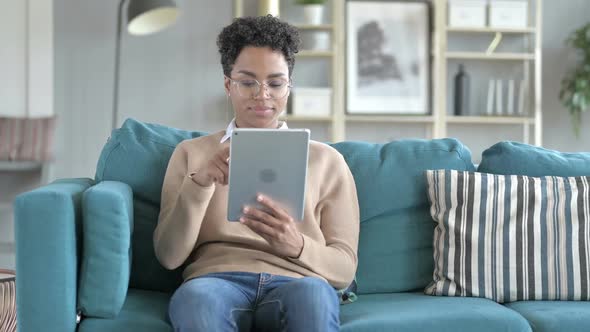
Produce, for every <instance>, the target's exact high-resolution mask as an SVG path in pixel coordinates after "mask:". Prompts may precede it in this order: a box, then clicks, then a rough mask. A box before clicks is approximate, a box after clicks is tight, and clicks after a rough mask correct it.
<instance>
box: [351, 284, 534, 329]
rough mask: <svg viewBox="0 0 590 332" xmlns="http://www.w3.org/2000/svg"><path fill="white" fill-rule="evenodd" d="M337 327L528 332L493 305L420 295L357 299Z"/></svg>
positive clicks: (510, 314)
mask: <svg viewBox="0 0 590 332" xmlns="http://www.w3.org/2000/svg"><path fill="white" fill-rule="evenodd" d="M340 325H341V331H343V332H346V331H355V332H365V331H366V332H379V331H383V332H389V331H404V332H411V331H417V332H422V331H437V332H446V331H448V332H455V331H478V332H487V331H489V332H495V331H505V332H516V331H519V332H521V331H522V332H524V331H531V328H530V326H529V324H528V322H527V321H526V319H524V318H523V317H522V316H521V315H519V314H518V313H516V312H515V311H513V310H510V309H508V308H506V307H504V306H502V305H500V304H498V303H495V302H493V301H490V300H487V299H480V298H456V297H434V296H428V295H424V294H422V293H397V294H367V295H360V296H359V297H358V299H357V301H356V302H355V303H352V304H349V305H345V306H343V307H341V308H340Z"/></svg>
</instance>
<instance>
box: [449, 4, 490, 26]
mask: <svg viewBox="0 0 590 332" xmlns="http://www.w3.org/2000/svg"><path fill="white" fill-rule="evenodd" d="M485 26H486V0H451V1H449V27H453V28H484V27H485Z"/></svg>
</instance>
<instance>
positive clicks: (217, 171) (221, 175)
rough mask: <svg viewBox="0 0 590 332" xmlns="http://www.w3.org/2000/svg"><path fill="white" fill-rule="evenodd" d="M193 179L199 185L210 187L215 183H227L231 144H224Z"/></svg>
mask: <svg viewBox="0 0 590 332" xmlns="http://www.w3.org/2000/svg"><path fill="white" fill-rule="evenodd" d="M191 179H192V180H193V181H194V182H195V183H196V184H198V185H200V186H203V187H209V186H211V185H213V183H217V184H221V185H227V182H228V181H229V145H226V146H224V147H223V148H222V149H221V150H220V151H219V152H217V153H216V154H215V155H213V157H212V158H211V159H209V161H208V162H207V163H206V164H205V168H203V169H201V170H198V171H197V172H196V173H195V174H193V176H192V177H191Z"/></svg>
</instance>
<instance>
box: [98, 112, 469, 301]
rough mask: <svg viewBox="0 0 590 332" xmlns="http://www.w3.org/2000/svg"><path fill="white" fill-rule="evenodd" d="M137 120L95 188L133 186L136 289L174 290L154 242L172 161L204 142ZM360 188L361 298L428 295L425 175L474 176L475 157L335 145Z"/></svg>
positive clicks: (444, 150)
mask: <svg viewBox="0 0 590 332" xmlns="http://www.w3.org/2000/svg"><path fill="white" fill-rule="evenodd" d="M204 134H205V133H203V132H189V131H184V130H179V129H174V128H170V127H166V126H161V125H154V124H146V123H142V122H139V121H136V120H133V119H129V120H127V121H125V123H124V124H123V126H122V127H121V128H120V129H117V130H115V131H114V132H113V133H112V135H111V137H110V139H109V140H108V142H107V144H106V145H105V147H104V148H103V150H102V153H101V155H100V158H99V161H98V165H97V170H96V176H95V178H96V181H97V182H101V181H107V180H111V181H121V182H124V183H127V184H128V185H129V186H130V187H131V188H132V190H133V195H134V199H133V201H134V228H133V239H132V255H133V256H132V266H131V278H130V287H134V288H141V289H148V290H158V291H172V290H174V289H175V288H176V287H178V285H179V284H180V283H181V281H182V280H181V272H182V267H181V268H179V269H176V270H174V271H167V270H166V269H164V268H163V267H162V266H161V265H160V264H159V262H158V261H157V259H156V257H155V253H154V248H153V242H152V236H153V232H154V229H155V227H156V225H157V221H158V214H159V208H160V194H161V189H162V183H163V181H164V175H165V173H166V168H167V165H168V161H169V159H170V156H171V155H172V152H173V151H174V148H175V147H176V145H177V144H178V143H180V142H181V141H183V140H185V139H191V138H195V137H199V136H202V135H204ZM332 146H333V147H335V148H336V149H337V150H338V151H340V153H342V154H343V156H344V158H345V160H346V161H347V163H348V165H349V167H350V169H351V171H352V173H353V175H354V178H355V181H356V186H357V192H358V197H359V204H360V212H361V234H360V243H359V267H358V272H357V284H358V291H359V293H376V292H401V291H409V290H414V289H417V288H422V287H424V286H426V285H427V284H428V282H429V281H430V279H431V278H432V270H433V250H432V237H433V230H434V222H433V220H432V218H431V217H430V214H429V203H428V195H427V193H426V181H425V176H424V170H427V169H457V170H470V171H473V170H474V166H473V164H472V162H471V154H470V152H469V150H468V149H467V148H466V147H465V146H464V145H463V144H461V143H460V142H459V141H457V140H454V139H442V140H400V141H395V142H391V143H387V144H370V143H362V142H342V143H337V144H333V145H332Z"/></svg>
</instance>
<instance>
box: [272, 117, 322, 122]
mask: <svg viewBox="0 0 590 332" xmlns="http://www.w3.org/2000/svg"><path fill="white" fill-rule="evenodd" d="M279 120H283V121H293V122H299V121H306V122H330V121H332V117H331V116H301V115H287V116H282V117H280V119H279Z"/></svg>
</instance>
